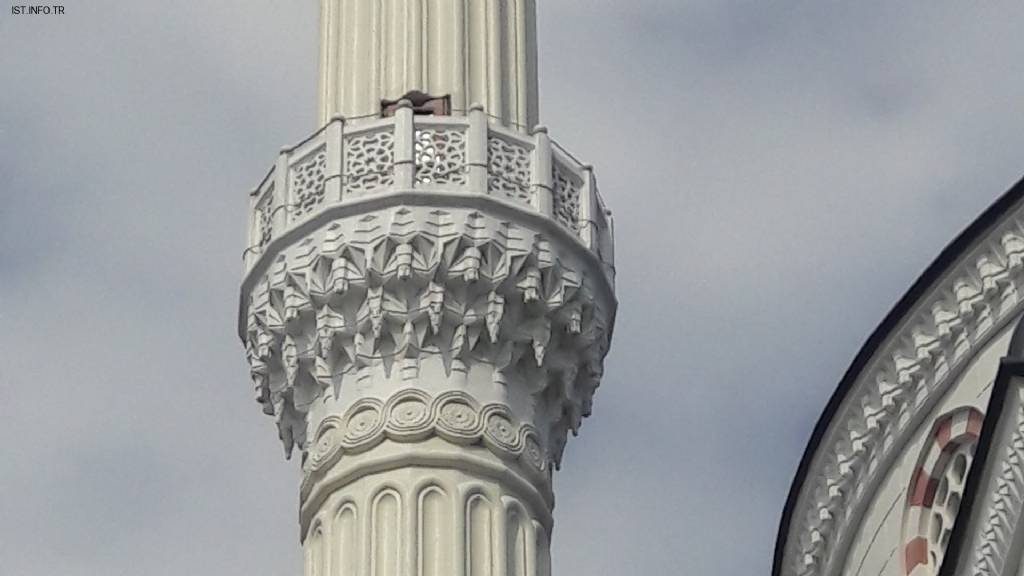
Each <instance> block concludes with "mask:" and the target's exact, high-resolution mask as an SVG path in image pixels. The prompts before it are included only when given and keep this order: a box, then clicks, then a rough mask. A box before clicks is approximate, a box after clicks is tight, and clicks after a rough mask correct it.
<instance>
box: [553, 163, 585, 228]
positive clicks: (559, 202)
mask: <svg viewBox="0 0 1024 576" xmlns="http://www.w3.org/2000/svg"><path fill="white" fill-rule="evenodd" d="M553 172H554V173H553V175H552V180H553V182H554V188H555V189H554V203H555V218H557V219H558V221H559V222H561V223H562V224H564V225H565V226H566V227H568V228H569V229H570V230H572V231H574V232H579V229H580V188H581V186H582V184H581V183H580V181H579V180H577V179H576V177H575V176H573V175H572V174H570V173H569V172H568V171H567V170H564V169H562V168H560V167H559V166H558V165H557V164H556V165H555V167H554V169H553Z"/></svg>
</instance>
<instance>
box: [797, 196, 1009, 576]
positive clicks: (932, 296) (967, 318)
mask: <svg viewBox="0 0 1024 576" xmlns="http://www.w3.org/2000/svg"><path fill="white" fill-rule="evenodd" d="M1022 230H1024V224H1022V222H1021V220H1020V208H1019V207H1018V208H1017V209H1015V210H1014V211H1012V212H1008V214H1007V217H1006V220H1004V223H1003V224H1002V225H1001V226H1000V228H999V229H998V230H997V231H995V232H993V233H992V235H991V237H992V239H993V242H992V243H983V244H980V245H979V246H978V248H976V249H975V250H974V252H973V253H972V255H970V256H968V257H967V258H965V259H963V260H962V261H961V262H960V263H959V264H958V265H957V268H955V269H953V270H951V271H950V272H949V273H948V275H947V276H946V279H945V280H943V281H941V282H940V283H938V284H937V285H935V286H934V287H933V288H932V289H931V290H929V292H928V293H927V294H925V295H924V296H922V297H921V300H920V301H921V305H920V306H918V308H917V309H916V312H914V313H913V316H912V317H910V318H909V319H908V320H907V321H906V322H905V323H904V324H903V328H901V329H900V330H899V331H896V332H894V333H892V334H891V335H890V336H889V337H888V339H887V340H886V342H885V343H883V344H882V345H881V346H880V347H879V349H878V350H877V352H876V354H875V357H874V358H875V359H874V360H873V361H872V363H871V365H870V368H869V369H867V370H865V371H864V372H863V373H862V374H861V375H860V376H859V377H858V379H857V382H856V383H855V385H854V386H853V387H852V388H851V392H850V393H849V395H848V396H847V400H848V401H847V402H845V403H844V409H843V411H842V412H840V413H839V414H837V415H836V417H835V418H834V419H833V422H835V424H833V426H832V427H831V428H830V429H829V431H828V432H827V434H826V435H825V437H824V438H823V439H822V442H821V444H820V447H819V454H820V457H819V458H820V461H819V462H818V463H816V464H815V468H814V471H813V472H812V473H810V474H809V475H808V478H817V480H809V482H808V485H807V487H806V488H805V489H804V491H803V495H802V497H801V500H800V502H799V503H798V506H797V508H795V509H794V511H793V515H792V521H791V526H790V530H791V534H790V537H789V538H788V542H787V545H786V552H785V558H784V559H783V562H784V569H785V570H786V574H795V575H800V576H810V575H815V576H820V575H822V574H824V573H825V570H826V568H827V567H828V566H829V565H830V564H831V563H832V562H833V561H834V560H836V558H835V557H834V554H833V553H834V552H835V551H836V546H835V544H836V542H837V539H839V538H841V537H843V536H844V535H845V534H846V532H847V529H848V528H849V527H850V525H851V521H852V520H853V519H854V518H855V514H858V513H859V510H860V508H861V507H860V504H861V502H862V500H863V499H864V498H865V496H869V495H870V492H867V491H866V489H867V487H868V486H870V485H872V484H873V482H874V481H875V479H876V478H877V475H878V473H879V471H884V470H886V469H887V467H886V466H883V465H881V463H882V462H883V461H884V460H886V459H888V458H890V457H892V456H893V455H894V454H897V453H898V452H899V450H900V449H902V447H903V446H904V445H906V443H907V442H908V441H909V438H910V436H911V435H912V434H913V432H914V427H913V426H911V423H914V422H916V421H917V419H918V418H919V417H920V416H921V415H922V413H923V410H925V409H927V408H930V405H931V404H930V401H931V400H933V399H935V398H938V397H941V395H942V394H943V393H944V392H945V391H946V389H947V388H948V387H949V386H950V384H951V383H952V380H951V379H950V378H949V375H950V374H952V373H955V369H956V368H957V367H959V366H960V365H962V363H963V362H965V361H966V360H968V359H970V358H971V354H970V352H971V350H972V349H973V348H974V347H975V346H977V345H979V344H983V343H984V342H985V341H986V340H987V338H988V337H989V336H990V335H991V333H992V330H993V328H995V327H997V326H1000V325H1001V322H1003V321H1006V320H1008V319H1010V318H1013V317H1016V316H1018V315H1019V314H1020V313H1021V311H1022V309H1024V301H1022V300H1021V299H1020V297H1019V294H1020V293H1021V292H1020V291H1021V290H1022V289H1024V284H1022V278H1024V274H1022V273H1024V235H1022V234H1024V233H1022V232H1021V231H1022Z"/></svg>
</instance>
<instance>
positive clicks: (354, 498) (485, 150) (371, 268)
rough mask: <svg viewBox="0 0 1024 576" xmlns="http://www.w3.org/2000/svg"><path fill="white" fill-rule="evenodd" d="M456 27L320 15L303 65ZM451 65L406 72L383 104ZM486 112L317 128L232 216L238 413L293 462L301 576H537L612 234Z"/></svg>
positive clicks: (567, 175)
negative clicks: (261, 422) (241, 219)
mask: <svg viewBox="0 0 1024 576" xmlns="http://www.w3.org/2000/svg"><path fill="white" fill-rule="evenodd" d="M470 4H472V5H474V6H475V5H477V4H478V3H477V2H475V0H473V1H472V2H460V1H455V0H447V1H445V0H433V1H431V2H416V1H409V2H402V1H399V0H385V1H384V2H370V1H368V0H367V1H357V0H325V1H324V11H325V12H324V13H325V15H327V17H325V23H326V24H329V25H328V26H326V27H327V29H328V31H327V32H325V40H324V44H325V46H326V47H327V48H329V50H334V49H335V48H334V46H336V45H335V44H334V42H337V41H339V40H338V37H342V36H344V37H348V36H355V37H360V35H361V34H371V31H370V30H364V29H363V27H364V26H367V25H368V24H367V21H366V20H362V19H360V18H358V17H350V18H343V19H341V20H338V21H335V19H333V17H331V15H332V14H334V12H332V11H335V10H337V11H340V12H338V13H340V14H350V13H353V11H354V13H356V14H359V13H360V11H361V10H369V11H371V12H374V13H376V12H377V11H380V12H383V13H385V14H396V13H398V12H401V13H402V14H405V15H406V16H408V15H410V14H412V15H413V16H412V18H413V20H415V21H422V22H427V23H429V22H432V21H431V20H430V18H431V17H432V16H431V15H435V16H436V15H437V13H438V10H439V9H441V8H444V9H445V10H456V9H465V10H469V11H470V12H472V10H470V9H469V8H467V7H468V6H469V5H470ZM479 4H480V5H484V4H486V6H487V10H491V9H495V7H496V6H498V7H500V8H501V9H502V10H513V8H515V9H517V10H518V9H524V7H528V9H529V10H528V13H529V20H530V22H529V25H530V27H531V28H532V18H533V16H532V14H533V6H532V4H531V3H529V2H493V3H492V2H480V3H479ZM460 7H461V8H460ZM475 9H476V8H474V9H473V10H475ZM423 10H425V11H423ZM467 18H468V16H467ZM332 26H333V28H332ZM438 26H440V25H439V24H438ZM370 28H371V30H377V32H380V30H379V29H378V28H374V27H373V26H371V27H370ZM427 29H428V30H431V33H434V34H439V36H438V37H439V38H447V36H446V35H447V34H456V32H454V31H452V30H448V29H442V30H440V31H438V30H434V29H433V28H430V27H429V26H428V28H427ZM330 30H334V32H331V31H330ZM371 35H372V34H371ZM528 37H529V38H530V46H529V47H527V52H529V51H530V50H535V45H534V44H533V39H532V35H531V36H528ZM502 38H504V39H503V40H502V43H507V42H508V37H507V36H502ZM448 40H451V39H448ZM428 44H429V43H427V42H424V44H423V45H425V46H426V45H428ZM499 44H501V43H499ZM374 46H377V49H380V50H383V53H382V54H380V55H379V56H380V58H382V59H383V61H389V62H390V61H395V62H407V61H408V58H407V57H404V56H403V57H401V58H400V57H398V56H396V55H395V53H393V52H389V51H390V50H401V51H403V54H408V50H409V49H410V48H409V47H408V46H406V45H404V44H403V43H402V42H398V41H395V42H393V43H390V44H389V43H382V44H374ZM500 48H501V49H491V50H489V51H487V52H486V54H487V56H488V57H490V56H491V55H500V54H504V53H505V52H504V50H505V49H506V48H507V47H505V46H504V44H502V45H501V46H500ZM471 49H472V48H467V47H466V46H465V45H463V44H459V43H457V42H456V43H452V44H451V45H450V47H449V49H448V50H447V51H446V52H435V51H430V50H427V51H425V52H422V53H417V54H418V55H417V56H416V58H414V60H417V61H419V60H420V59H422V61H423V63H424V64H423V65H424V68H423V69H422V70H421V71H420V72H413V71H411V70H412V69H411V68H410V69H406V72H404V73H403V74H404V75H398V76H395V78H396V83H395V84H394V87H395V90H397V91H399V92H401V91H403V90H405V89H406V88H409V87H412V88H414V89H417V88H418V87H419V86H421V85H420V84H417V82H420V81H424V80H425V79H427V78H429V77H437V75H436V74H433V73H429V71H432V70H446V71H450V68H451V67H453V66H458V64H457V62H464V61H467V60H471V59H472V58H470V57H469V55H467V54H466V51H467V50H471ZM495 57H498V56H495ZM403 58H406V59H405V60H403ZM502 58H503V57H502ZM435 59H440V60H441V61H440V62H436V61H435ZM488 63H489V64H493V62H488ZM321 72H322V80H321V84H322V85H329V84H332V83H336V84H338V85H347V84H348V83H353V82H356V83H359V82H365V81H368V80H366V79H365V78H364V77H363V76H362V74H364V73H365V70H364V71H362V72H358V73H357V72H356V71H354V70H353V69H352V68H351V67H347V68H346V67H345V66H343V65H341V64H335V65H328V66H325V67H322V70H321ZM378 73H379V72H370V76H371V77H376V76H373V75H374V74H378ZM398 78H404V79H407V80H408V79H410V78H411V80H408V82H409V83H405V84H403V83H402V82H399V81H398V80H397V79H398ZM378 79H379V78H378ZM403 82H404V80H403ZM531 82H532V81H531ZM510 85H511V84H510ZM533 89H535V83H534V84H532V85H531V88H530V90H533ZM368 90H369V89H368ZM463 97H465V94H464V95H463ZM502 98H504V96H501V97H498V98H497V99H496V100H493V99H492V103H493V102H494V101H505V102H507V100H502ZM337 102H338V103H342V104H343V103H345V102H349V100H347V99H346V98H344V97H343V98H340V99H339V100H337ZM345 105H347V104H345ZM350 110H352V111H355V112H358V110H356V109H355V108H351V109H350ZM487 110H488V109H487V107H486V105H483V104H481V105H476V106H471V107H469V110H468V113H467V114H455V115H453V116H420V115H414V113H413V109H412V104H411V103H410V102H408V101H403V102H402V103H400V104H399V106H398V109H397V111H396V113H395V115H394V116H393V117H389V118H379V119H375V120H368V119H365V118H364V119H361V120H360V121H358V122H346V121H345V120H344V119H343V118H340V117H336V118H334V119H333V120H332V121H330V122H327V123H326V125H325V126H324V128H323V129H321V130H320V131H318V132H317V133H315V134H314V135H312V136H311V137H309V138H307V139H306V140H304V141H303V142H302V143H300V144H299V145H297V146H295V147H292V148H287V149H285V150H283V151H282V152H281V154H280V155H279V157H278V160H277V162H276V163H275V165H274V168H273V169H272V170H271V172H270V173H269V174H268V175H267V177H266V178H264V180H263V181H262V182H261V183H260V185H259V186H258V187H257V188H256V189H255V190H253V192H252V195H251V196H252V200H251V204H250V208H251V211H250V234H249V239H250V246H249V248H248V249H247V250H246V256H245V264H246V274H245V279H244V281H243V286H242V297H241V308H240V314H239V335H240V336H241V338H242V340H243V342H244V344H245V346H246V351H247V355H248V358H249V362H250V366H251V375H252V378H253V381H254V382H255V385H256V397H257V400H258V401H259V402H260V403H261V404H262V406H263V408H264V411H265V412H266V413H267V414H270V415H273V416H274V418H275V420H276V422H277V425H278V429H279V433H280V437H281V440H282V441H283V443H284V448H285V451H286V454H287V455H289V457H290V456H291V455H292V454H293V453H294V452H295V451H298V452H299V453H300V454H301V466H302V471H303V480H302V485H301V488H300V515H299V519H300V539H301V541H302V544H303V547H304V550H305V556H306V575H307V576H411V575H417V576H434V575H438V576H440V575H445V576H447V575H457V576H540V575H547V574H549V573H550V568H549V567H550V552H549V545H550V538H551V534H552V528H553V522H552V509H553V506H554V495H553V490H552V474H553V470H554V469H555V468H557V466H558V465H559V462H560V460H561V456H562V451H563V449H564V447H565V442H566V437H567V435H568V433H569V432H570V431H572V432H576V431H577V430H578V429H579V426H580V423H581V420H582V419H583V418H584V417H585V416H587V415H589V414H590V408H591V401H592V397H593V393H594V391H595V389H596V388H597V387H598V385H599V383H600V378H601V375H602V373H603V359H604V357H605V355H606V353H607V351H608V347H609V344H610V338H611V331H612V326H613V322H614V314H615V307H616V303H615V297H614V285H613V283H614V262H613V254H612V237H611V230H612V226H611V221H610V216H609V214H608V212H607V210H606V209H605V207H604V204H603V202H602V200H601V198H600V195H599V194H598V192H597V184H596V179H595V178H594V176H593V171H592V169H591V168H590V167H589V166H586V165H582V164H580V163H579V162H578V161H576V160H575V159H574V158H573V157H572V156H570V155H569V154H568V153H566V152H564V151H563V150H562V149H561V148H560V147H559V146H557V144H554V143H553V142H552V141H551V139H550V138H549V136H548V133H547V130H546V129H543V128H538V129H536V130H533V131H529V132H527V131H525V130H523V129H521V128H519V127H516V126H515V125H513V124H510V125H508V126H504V125H503V124H502V123H501V122H499V121H496V119H495V118H493V117H492V116H491V115H490V114H488V111H487ZM506 110H511V109H506ZM531 110H532V111H533V112H532V113H534V114H535V107H534V108H532V109H531ZM528 116H529V115H528V114H527V116H524V117H523V118H528Z"/></svg>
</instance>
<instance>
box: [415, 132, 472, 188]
mask: <svg viewBox="0 0 1024 576" xmlns="http://www.w3.org/2000/svg"><path fill="white" fill-rule="evenodd" d="M414 146H415V155H416V182H417V183H419V184H455V185H458V186H462V185H465V184H466V173H467V172H468V169H469V166H468V165H467V164H466V133H465V131H463V130H456V129H452V128H444V129H441V128H419V129H417V130H416V134H415V136H414Z"/></svg>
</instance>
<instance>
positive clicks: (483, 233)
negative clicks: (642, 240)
mask: <svg viewBox="0 0 1024 576" xmlns="http://www.w3.org/2000/svg"><path fill="white" fill-rule="evenodd" d="M453 216H454V214H450V213H446V212H444V211H437V210H433V211H424V210H419V211H414V210H410V209H406V208H398V209H396V210H395V211H394V212H393V213H391V214H389V215H386V216H374V217H363V218H360V219H358V220H348V221H345V222H338V223H336V224H334V225H332V226H328V227H327V228H326V229H325V230H324V231H323V232H322V233H318V234H316V235H314V236H311V237H309V238H307V239H306V240H304V241H301V242H299V243H297V245H296V247H295V248H294V249H293V250H291V251H290V252H289V253H287V254H282V255H281V256H279V257H278V258H277V259H276V260H275V261H274V263H273V265H272V266H271V267H270V268H269V269H268V270H267V272H266V273H265V274H264V276H263V277H262V279H261V281H259V282H258V283H257V284H256V285H255V286H254V288H253V290H252V295H251V298H250V299H249V301H248V311H247V318H248V322H247V328H246V331H247V335H246V341H247V347H248V349H249V350H250V351H251V352H250V362H251V366H252V374H253V380H254V382H255V384H256V386H257V397H258V399H259V400H260V401H261V402H262V403H263V404H264V408H265V410H266V411H268V412H271V413H273V414H274V415H275V417H276V419H277V421H278V426H279V427H280V433H281V438H282V440H283V442H284V444H285V449H286V451H287V452H288V453H289V454H290V452H291V450H292V448H293V446H298V447H299V448H300V449H301V450H304V451H305V450H306V449H307V442H306V434H307V430H306V428H307V423H306V414H307V412H308V411H309V408H310V406H311V405H312V404H313V402H315V401H316V400H317V399H318V398H321V397H322V396H323V395H324V393H325V392H327V391H328V390H330V391H331V392H332V393H333V394H335V395H336V394H337V392H339V390H340V389H341V387H343V386H346V385H348V384H347V383H352V382H357V381H360V380H362V379H364V378H368V377H370V375H371V374H377V376H376V377H378V378H385V379H386V378H391V377H392V375H401V377H402V378H403V379H406V374H408V375H409V376H408V377H409V378H414V377H415V374H416V373H417V365H418V363H419V362H420V361H422V359H424V358H428V357H429V358H439V359H440V360H441V362H442V363H443V366H444V369H445V372H446V373H447V375H448V377H449V378H454V377H456V376H457V374H467V373H468V372H469V370H470V369H471V368H472V367H473V366H486V367H487V369H488V370H490V371H491V372H492V373H493V379H494V383H495V384H497V385H508V383H509V380H508V378H509V377H510V376H511V375H512V374H514V375H515V376H516V378H518V379H519V381H521V382H522V384H521V385H522V386H528V387H529V391H530V393H532V394H535V395H538V398H539V397H540V395H544V396H543V397H544V401H545V402H544V405H545V406H546V409H547V410H548V411H550V414H548V415H547V416H546V418H544V419H542V421H541V422H539V423H538V422H535V424H537V425H539V426H542V428H548V429H542V430H541V434H540V438H553V439H552V440H549V445H548V446H545V447H544V448H543V449H542V450H540V451H541V452H542V453H544V454H545V456H544V457H545V458H546V459H550V460H552V461H553V462H555V463H557V462H558V461H559V459H560V456H561V450H562V447H563V446H564V436H565V434H566V432H567V431H570V430H571V431H574V432H575V431H576V430H578V428H579V425H580V422H581V420H582V418H583V417H585V416H586V415H588V414H589V412H590V399H591V397H592V394H593V392H594V390H595V389H596V387H597V386H598V384H599V380H600V377H601V370H600V365H601V363H602V361H603V358H604V355H605V353H606V352H607V349H608V340H609V337H610V334H609V326H610V323H611V314H612V312H611V310H609V308H610V306H611V304H610V303H609V302H608V301H607V300H605V298H604V297H603V296H598V295H597V293H595V292H594V286H592V285H591V283H589V282H587V281H586V279H585V278H584V276H583V275H582V274H581V273H580V272H578V271H577V270H576V269H573V268H570V267H569V263H570V262H571V259H567V258H561V259H560V258H555V257H554V256H553V251H552V247H551V245H550V243H549V241H548V240H547V239H545V238H544V237H542V236H539V235H535V234H534V233H532V232H529V231H527V230H525V229H518V228H514V227H511V226H510V225H509V224H508V223H505V222H501V221H497V220H493V219H490V218H487V217H484V216H483V215H482V214H480V213H478V212H467V213H465V214H464V216H463V218H464V219H463V220H462V221H456V220H455V219H454V218H453ZM385 222H389V224H387V225H386V226H385V225H384V223H385ZM599 281H600V282H603V281H604V280H603V277H602V278H600V280H599ZM410 408H411V406H410ZM367 410H369V409H368V408H367ZM421 415H422V414H421ZM414 416H415V414H413V413H409V414H408V415H407V419H408V420H409V425H410V426H413V427H415V425H418V424H417V423H416V421H415V418H414ZM437 417H438V419H439V420H438V421H439V422H441V423H446V422H452V423H454V422H458V419H459V418H471V417H472V418H475V417H476V416H475V412H473V411H472V410H462V409H460V408H459V406H458V405H456V406H451V407H446V408H445V410H443V411H441V412H440V413H439V414H438V415H437ZM354 418H355V423H354V424H351V425H349V426H348V428H347V430H348V432H347V433H348V434H356V435H358V434H359V433H360V431H364V432H366V433H367V434H370V435H372V432H373V430H374V426H376V424H374V423H373V422H375V421H376V420H374V418H373V417H372V415H371V414H370V413H369V412H365V413H364V412H360V413H359V414H356V415H354ZM488 418H489V419H488V420H487V421H486V422H484V423H483V424H482V426H484V427H485V428H484V429H483V430H481V429H478V428H476V426H478V425H481V424H480V423H479V422H477V421H476V420H475V419H474V420H472V422H473V426H474V427H473V428H470V429H468V430H467V432H466V433H467V434H468V435H469V438H472V439H479V438H480V437H481V434H483V436H482V438H483V440H484V441H485V443H488V444H490V445H493V446H494V447H495V448H496V449H498V450H499V451H506V452H514V453H516V454H521V453H522V452H523V451H524V450H525V451H527V452H529V453H530V454H531V455H532V454H533V453H534V452H536V451H537V450H536V449H534V448H533V447H532V446H530V447H526V446H524V445H523V441H524V440H525V438H522V437H520V436H518V432H517V429H518V428H517V426H516V425H514V424H513V423H512V422H511V420H510V418H509V416H508V415H505V414H488ZM442 429H445V430H447V431H448V432H449V433H454V431H455V430H457V428H454V427H451V426H449V427H445V426H442ZM391 430H392V432H393V431H394V430H395V429H394V428H392V429H391ZM484 432H486V433H484ZM559 436H561V437H562V439H561V440H559V439H557V438H558V437H559ZM538 441H539V440H538Z"/></svg>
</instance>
